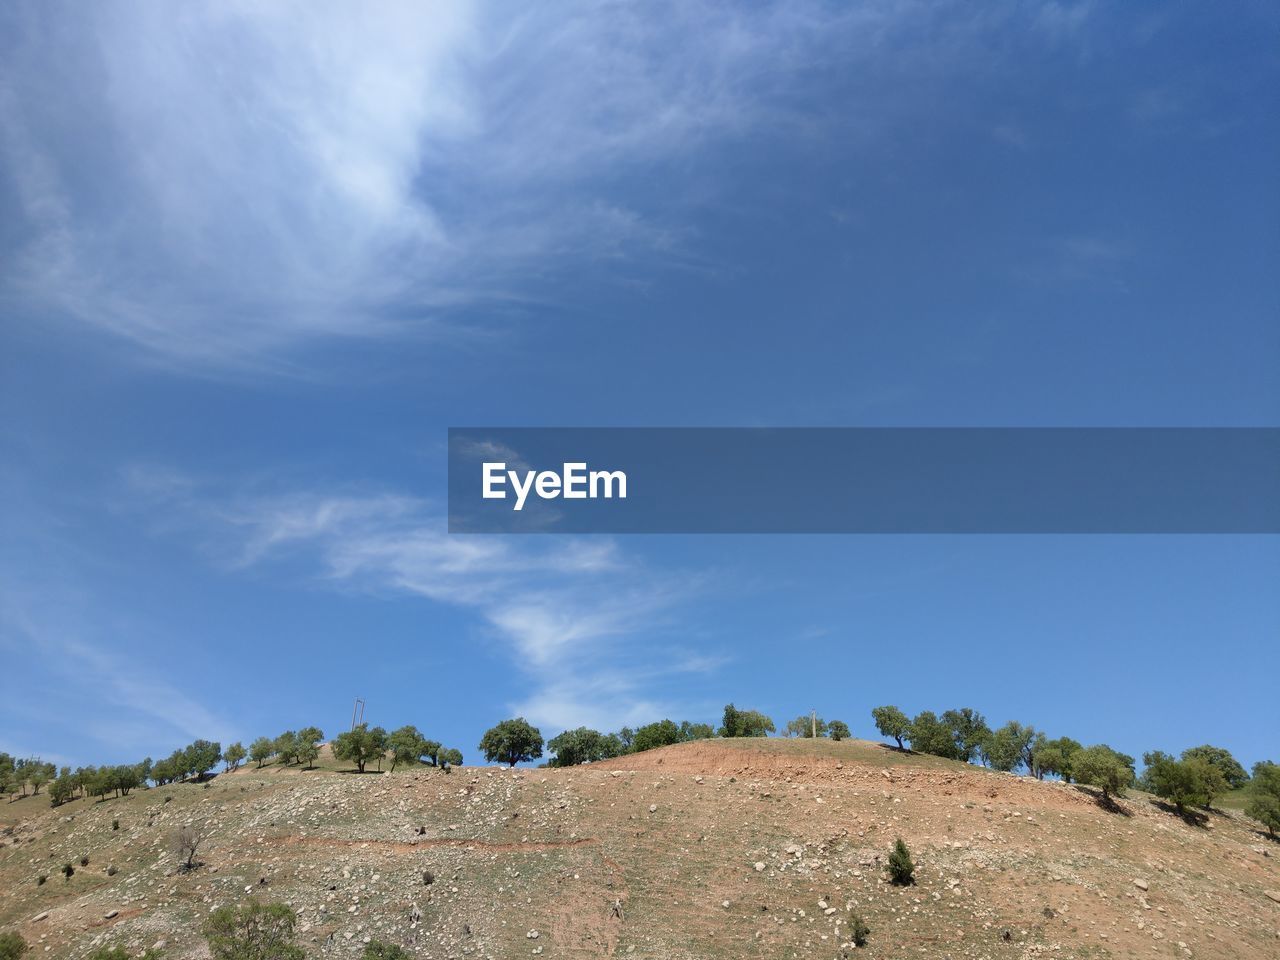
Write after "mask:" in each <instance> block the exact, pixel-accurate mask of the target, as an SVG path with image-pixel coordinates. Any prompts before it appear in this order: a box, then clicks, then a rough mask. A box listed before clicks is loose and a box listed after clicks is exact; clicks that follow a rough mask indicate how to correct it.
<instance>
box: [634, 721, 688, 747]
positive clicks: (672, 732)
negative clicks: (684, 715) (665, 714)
mask: <svg viewBox="0 0 1280 960" xmlns="http://www.w3.org/2000/svg"><path fill="white" fill-rule="evenodd" d="M679 742H680V727H679V726H678V725H677V724H676V722H675V721H674V720H659V721H658V722H657V723H646V724H645V725H644V726H643V727H640V728H638V729H637V730H636V735H635V737H634V738H633V739H632V741H631V752H632V753H641V752H643V751H645V750H653V749H655V748H657V747H669V746H670V745H671V744H673V743H679Z"/></svg>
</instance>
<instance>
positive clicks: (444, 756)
mask: <svg viewBox="0 0 1280 960" xmlns="http://www.w3.org/2000/svg"><path fill="white" fill-rule="evenodd" d="M440 762H441V763H447V764H449V766H451V767H460V766H462V751H461V750H455V749H454V748H453V747H445V748H444V749H442V750H441V751H440Z"/></svg>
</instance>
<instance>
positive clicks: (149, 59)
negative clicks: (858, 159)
mask: <svg viewBox="0 0 1280 960" xmlns="http://www.w3.org/2000/svg"><path fill="white" fill-rule="evenodd" d="M0 16H3V20H2V21H0V28H2V29H0V36H3V37H4V39H3V40H0V54H2V56H0V63H3V64H4V66H3V67H0V89H3V90H4V91H5V92H4V94H3V95H2V96H0V144H2V149H0V162H2V163H3V170H4V172H5V173H7V177H6V178H5V179H4V181H0V183H5V182H7V191H6V192H7V193H8V194H9V196H8V198H7V200H8V202H6V203H5V204H4V208H5V209H6V210H7V211H8V213H9V214H10V215H12V216H13V217H14V218H15V220H16V222H17V223H18V225H19V227H20V228H21V229H20V230H18V231H16V232H11V233H10V237H11V238H12V237H13V236H15V235H16V236H19V237H20V238H21V239H20V240H19V241H18V245H17V247H16V248H13V249H9V250H8V251H6V253H7V254H8V255H7V256H6V257H5V259H7V260H8V261H9V268H8V269H7V270H6V271H5V274H4V276H3V291H4V292H5V293H6V294H7V296H8V298H9V300H10V301H11V303H14V304H16V305H17V306H19V307H24V308H26V309H28V310H31V311H34V312H36V313H37V314H39V315H45V314H48V313H49V312H50V311H52V312H54V313H56V314H59V315H62V316H66V317H72V318H76V319H78V320H79V321H82V322H85V323H87V324H90V325H92V326H93V327H96V328H99V329H101V330H105V331H108V332H110V333H111V334H114V335H116V336H118V337H123V338H125V339H126V340H128V341H131V342H133V343H135V344H137V345H140V346H142V347H144V348H145V349H146V350H147V351H148V352H149V353H150V354H151V355H152V356H154V357H157V358H162V359H165V360H167V361H169V362H176V363H181V364H185V365H209V364H214V365H219V364H228V363H234V364H241V365H244V364H252V365H262V364H269V363H270V364H276V363H279V362H281V361H282V358H283V357H285V356H286V355H287V348H288V347H291V346H297V345H299V344H302V343H307V342H310V341H314V340H316V339H317V338H325V337H334V336H339V337H348V336H360V337H375V338H376V337H386V336H392V335H396V336H398V335H402V334H404V333H405V332H406V331H413V332H415V333H417V334H419V335H421V334H423V333H425V332H430V331H438V328H439V326H440V324H441V323H442V322H446V321H447V318H448V317H449V316H450V311H451V309H452V308H454V307H456V306H458V305H465V304H473V303H476V302H479V301H487V302H490V303H503V302H506V301H509V300H511V299H513V298H517V299H518V298H520V297H532V296H535V294H534V292H533V289H532V287H533V286H536V281H537V279H538V278H539V277H543V276H545V275H547V274H548V272H551V273H554V272H555V271H556V270H558V269H561V268H563V267H565V266H567V265H569V264H573V263H581V262H582V261H583V260H584V259H587V260H601V259H617V258H625V257H628V256H633V255H638V254H639V255H649V256H659V257H672V256H676V255H677V254H676V252H675V251H676V248H677V247H678V246H679V238H680V234H681V227H680V225H679V224H678V223H677V222H673V221H667V222H664V221H663V220H661V218H655V217H653V216H651V215H649V214H647V213H645V212H643V211H642V210H640V209H637V208H635V207H634V206H633V205H632V204H631V203H629V202H628V201H627V200H626V199H625V196H626V193H625V191H619V190H618V189H617V188H616V184H617V182H618V181H619V179H620V178H625V177H626V176H627V175H629V174H634V173H635V172H636V171H644V170H646V169H649V168H650V165H652V164H654V163H655V162H661V161H664V160H667V159H670V158H672V157H676V156H685V155H686V154H690V153H696V152H697V150H698V149H699V148H700V147H701V146H702V145H704V144H706V143H707V142H710V141H713V140H715V139H717V138H723V137H727V136H734V135H736V134H740V133H742V132H744V131H747V130H750V129H753V128H755V127H756V126H758V125H759V124H761V123H763V122H765V121H766V119H768V118H769V117H770V115H771V110H772V111H773V112H772V116H773V118H774V119H775V120H776V118H777V116H778V115H779V113H780V112H779V111H777V110H776V107H777V104H778V97H779V96H780V94H781V91H783V90H785V88H786V86H787V83H788V81H789V78H792V77H793V75H794V73H795V72H796V71H797V70H799V69H800V68H801V67H802V66H803V65H804V64H805V62H806V60H807V59H808V58H811V57H815V56H818V55H820V54H822V53H823V51H825V52H826V54H827V55H835V54H836V53H837V51H839V52H841V53H847V52H848V51H847V50H841V48H840V47H839V46H838V45H837V44H835V43H834V42H833V40H832V38H831V35H830V29H831V28H832V27H833V26H839V27H841V29H843V30H846V31H847V30H852V29H854V28H855V27H857V28H860V29H861V31H862V32H861V34H860V35H862V36H864V37H865V42H866V44H867V45H868V46H870V44H871V43H872V42H873V40H874V37H873V31H874V28H875V27H876V26H877V25H878V24H879V23H880V22H881V21H883V20H885V19H886V18H887V13H886V12H885V11H884V10H883V9H882V8H881V7H880V6H879V5H874V4H873V5H867V6H866V8H865V9H861V10H860V11H859V12H858V14H857V16H856V17H855V16H853V15H852V14H846V15H844V16H841V17H835V18H833V17H832V16H831V15H826V16H819V15H818V13H817V9H816V8H813V7H810V6H808V5H807V4H800V5H792V4H780V5H776V6H770V5H765V6H763V7H760V8H752V9H750V10H743V9H734V8H731V7H725V6H722V5H710V4H697V3H690V4H685V3H677V4H671V5H669V6H667V7H665V8H663V9H662V10H656V9H654V8H652V7H645V8H643V9H642V8H635V7H629V6H623V5H612V4H611V5H605V6H599V5H580V6H564V5H557V6H555V7H521V8H513V7H510V6H479V5H475V4H470V3H459V4H432V5H422V4H411V3H404V4H397V3H388V4H381V5H379V6H378V8H377V9H376V10H373V11H370V10H359V11H358V10H355V9H354V8H350V7H343V6H341V5H331V4H301V3H298V4H290V3H284V4H271V5H262V4H254V3H245V2H233V3H228V4H208V5H206V4H196V5H187V6H184V7H182V8H175V7H170V6H164V5H147V4H142V5H136V4H107V5H105V6H100V7H94V8H92V9H89V10H85V11H83V13H82V15H80V16H76V17H63V16H60V15H59V13H58V12H57V11H56V10H53V9H52V8H46V7H43V6H41V5H35V4H33V5H17V6H16V7H11V8H9V9H8V10H7V11H6V12H5V13H4V14H3V15H0ZM5 199H6V198H5V195H4V193H0V202H3V201H5ZM10 243H12V240H11V241H10Z"/></svg>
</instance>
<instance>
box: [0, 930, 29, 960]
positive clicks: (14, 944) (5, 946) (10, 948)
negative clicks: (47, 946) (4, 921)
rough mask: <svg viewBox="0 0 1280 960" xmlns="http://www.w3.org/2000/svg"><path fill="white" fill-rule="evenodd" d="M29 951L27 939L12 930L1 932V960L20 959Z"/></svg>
mask: <svg viewBox="0 0 1280 960" xmlns="http://www.w3.org/2000/svg"><path fill="white" fill-rule="evenodd" d="M26 952H27V941H26V940H23V939H22V936H21V935H20V934H17V933H13V932H12V931H9V932H5V933H0V960H19V958H20V957H21V956H22V955H23V954H25V953H26Z"/></svg>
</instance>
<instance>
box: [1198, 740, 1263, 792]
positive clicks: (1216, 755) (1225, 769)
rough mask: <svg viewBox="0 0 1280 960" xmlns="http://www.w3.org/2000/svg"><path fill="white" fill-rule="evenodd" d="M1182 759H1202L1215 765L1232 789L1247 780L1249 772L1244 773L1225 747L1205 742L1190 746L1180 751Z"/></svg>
mask: <svg viewBox="0 0 1280 960" xmlns="http://www.w3.org/2000/svg"><path fill="white" fill-rule="evenodd" d="M1182 759H1183V760H1203V761H1205V762H1206V763H1209V764H1212V765H1213V766H1214V767H1217V769H1218V771H1219V772H1220V773H1221V774H1222V777H1223V779H1224V780H1225V781H1226V783H1227V786H1228V787H1229V788H1230V789H1232V790H1238V789H1240V788H1241V787H1243V786H1244V785H1245V784H1246V783H1248V782H1249V774H1247V773H1245V770H1244V767H1242V766H1240V761H1239V760H1237V759H1236V758H1235V757H1233V756H1232V755H1231V751H1230V750H1227V749H1226V748H1225V747H1214V746H1210V745H1209V744H1207V743H1206V744H1204V745H1203V746H1200V747H1191V748H1190V749H1188V750H1183V751H1182Z"/></svg>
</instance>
